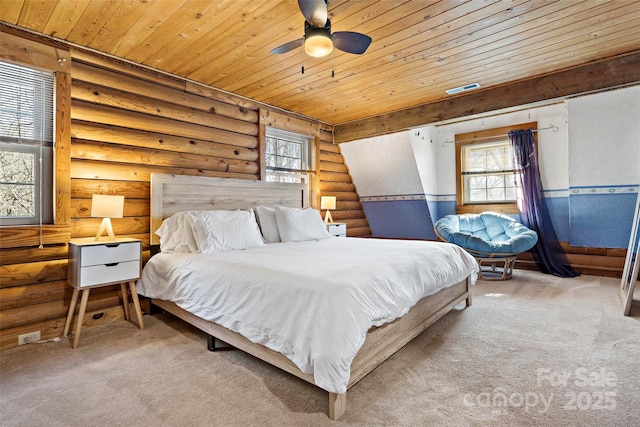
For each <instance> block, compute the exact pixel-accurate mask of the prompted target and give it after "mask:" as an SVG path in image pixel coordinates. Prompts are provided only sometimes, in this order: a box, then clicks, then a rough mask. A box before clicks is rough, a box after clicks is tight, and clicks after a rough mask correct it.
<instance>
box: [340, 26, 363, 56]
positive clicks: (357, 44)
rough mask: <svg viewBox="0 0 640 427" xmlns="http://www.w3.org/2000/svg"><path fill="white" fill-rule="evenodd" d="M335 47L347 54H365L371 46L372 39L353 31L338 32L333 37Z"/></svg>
mask: <svg viewBox="0 0 640 427" xmlns="http://www.w3.org/2000/svg"><path fill="white" fill-rule="evenodd" d="M331 40H333V46H334V47H335V48H337V49H340V50H342V51H344V52H347V53H354V54H356V55H361V54H363V53H364V52H365V51H366V50H367V48H368V47H369V45H370V44H371V37H369V36H367V35H366V34H361V33H354V32H352V31H336V32H335V33H333V34H332V35H331Z"/></svg>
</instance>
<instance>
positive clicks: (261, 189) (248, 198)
mask: <svg viewBox="0 0 640 427" xmlns="http://www.w3.org/2000/svg"><path fill="white" fill-rule="evenodd" d="M276 205H277V206H287V207H291V208H301V207H302V208H305V207H308V206H309V187H308V185H307V184H289V183H276V182H266V181H257V180H250V179H232V178H210V177H201V176H186V175H167V174H156V173H152V174H151V224H150V227H151V236H150V242H151V244H152V245H159V244H160V237H158V235H156V234H155V233H156V230H157V229H158V228H160V225H161V224H162V220H163V219H164V218H167V217H170V216H171V215H173V214H174V213H176V212H181V211H187V210H192V211H204V210H233V209H250V208H253V207H256V206H276Z"/></svg>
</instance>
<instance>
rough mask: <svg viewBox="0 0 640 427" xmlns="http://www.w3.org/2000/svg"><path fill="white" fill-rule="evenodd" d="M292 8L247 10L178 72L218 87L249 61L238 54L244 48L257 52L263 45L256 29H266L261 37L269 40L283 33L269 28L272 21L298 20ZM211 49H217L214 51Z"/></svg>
mask: <svg viewBox="0 0 640 427" xmlns="http://www.w3.org/2000/svg"><path fill="white" fill-rule="evenodd" d="M247 4H250V3H247ZM291 9H292V8H291V5H290V4H287V3H286V2H281V3H279V4H277V5H274V4H272V3H271V4H270V3H265V4H263V5H261V6H260V7H259V8H256V9H251V10H249V9H247V10H245V12H244V13H243V14H242V19H229V20H227V22H226V26H225V27H224V28H221V29H216V30H215V31H211V32H210V33H209V34H208V35H207V36H208V37H206V38H205V40H206V41H205V42H204V43H202V46H200V49H201V51H200V52H199V54H198V55H197V56H196V58H195V59H194V60H192V61H186V62H184V64H183V66H182V67H180V68H178V69H177V70H176V71H178V72H179V73H180V74H183V75H186V76H188V77H189V78H191V79H193V80H196V81H202V82H205V83H207V84H211V85H212V86H216V85H214V84H212V82H214V81H215V80H217V79H218V76H220V75H223V76H224V75H227V74H228V73H233V69H234V67H237V66H239V65H245V66H246V62H245V61H243V59H245V57H244V55H242V54H241V53H238V51H239V50H244V49H247V50H250V51H253V46H255V43H257V42H259V40H258V39H257V38H256V34H257V32H256V31H255V29H256V28H265V30H263V31H261V33H260V34H261V36H262V37H265V39H269V38H270V37H272V35H273V32H274V31H280V30H279V29H278V26H275V25H269V22H274V21H277V20H278V17H279V16H283V14H284V16H287V14H289V16H290V17H291V18H288V20H292V19H293V20H295V18H293V17H294V16H295V14H294V13H291ZM252 29H253V31H252ZM263 41H264V40H263ZM207 46H209V48H207ZM211 46H216V48H215V49H211ZM225 64H226V65H225Z"/></svg>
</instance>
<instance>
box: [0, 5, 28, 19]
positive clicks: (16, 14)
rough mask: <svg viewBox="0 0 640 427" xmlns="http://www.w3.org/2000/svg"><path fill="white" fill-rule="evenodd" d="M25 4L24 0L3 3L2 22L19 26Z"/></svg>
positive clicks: (0, 16) (0, 15)
mask: <svg viewBox="0 0 640 427" xmlns="http://www.w3.org/2000/svg"><path fill="white" fill-rule="evenodd" d="M24 3H25V2H24V0H15V1H8V2H3V3H2V7H0V21H5V22H8V23H10V24H17V23H18V19H19V18H20V12H21V11H22V8H23V7H24Z"/></svg>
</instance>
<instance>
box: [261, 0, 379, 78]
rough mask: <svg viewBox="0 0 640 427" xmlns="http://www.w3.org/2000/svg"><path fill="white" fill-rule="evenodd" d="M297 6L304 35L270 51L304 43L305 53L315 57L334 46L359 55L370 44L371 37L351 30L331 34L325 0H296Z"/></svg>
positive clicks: (292, 47)
mask: <svg viewBox="0 0 640 427" xmlns="http://www.w3.org/2000/svg"><path fill="white" fill-rule="evenodd" d="M298 6H299V7H300V11H301V12H302V15H303V16H304V19H305V23H304V37H303V38H301V39H298V40H294V41H291V42H289V43H285V44H283V45H282V46H279V47H277V48H275V49H273V50H272V51H271V53H275V54H280V53H286V52H289V51H291V50H293V49H295V48H297V47H298V46H302V45H304V51H305V52H306V53H307V55H309V56H313V57H316V58H321V57H323V56H327V55H328V54H330V53H331V52H332V51H333V48H334V47H335V48H336V49H340V50H341V51H343V52H347V53H353V54H355V55H361V54H363V53H364V52H365V51H366V50H367V48H368V47H369V45H370V44H371V37H369V36H367V35H365V34H361V33H355V32H352V31H336V32H335V33H333V34H332V33H331V21H330V20H329V18H328V12H327V0H298ZM303 72H304V71H303Z"/></svg>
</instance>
